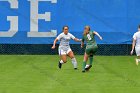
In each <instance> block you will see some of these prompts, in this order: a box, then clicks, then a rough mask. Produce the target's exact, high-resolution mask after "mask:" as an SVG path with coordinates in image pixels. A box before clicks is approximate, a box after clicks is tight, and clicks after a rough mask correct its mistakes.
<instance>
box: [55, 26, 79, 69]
mask: <svg viewBox="0 0 140 93" xmlns="http://www.w3.org/2000/svg"><path fill="white" fill-rule="evenodd" d="M68 30H69V27H68V26H64V27H63V32H62V33H61V34H60V35H58V37H57V38H56V39H55V40H54V43H53V46H52V49H55V45H56V42H57V41H58V40H60V44H59V48H58V52H59V55H60V58H61V60H60V61H59V63H58V67H59V68H60V69H61V67H62V64H64V63H66V62H67V56H69V57H70V58H71V60H72V64H73V66H74V69H77V61H76V58H75V57H74V53H73V52H72V50H71V48H70V45H69V41H70V40H71V39H73V40H74V41H77V42H81V40H80V39H77V38H75V37H74V36H73V35H72V34H70V33H69V31H68Z"/></svg>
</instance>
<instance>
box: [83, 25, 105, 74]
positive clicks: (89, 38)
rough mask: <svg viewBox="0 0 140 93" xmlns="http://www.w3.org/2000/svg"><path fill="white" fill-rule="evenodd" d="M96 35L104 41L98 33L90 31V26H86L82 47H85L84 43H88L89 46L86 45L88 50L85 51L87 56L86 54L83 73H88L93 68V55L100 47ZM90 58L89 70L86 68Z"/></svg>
mask: <svg viewBox="0 0 140 93" xmlns="http://www.w3.org/2000/svg"><path fill="white" fill-rule="evenodd" d="M95 35H97V36H98V37H99V38H100V40H102V37H101V36H100V35H99V34H98V33H97V32H95V31H90V26H85V29H84V33H83V38H82V43H81V47H83V46H84V41H86V43H87V44H86V49H85V54H84V61H83V67H82V72H85V71H88V70H89V69H90V68H91V67H92V62H93V55H94V54H95V53H96V51H97V49H98V46H97V44H96V41H95V38H94V37H95ZM88 58H89V61H90V64H89V66H88V67H87V68H85V67H86V63H87V61H88Z"/></svg>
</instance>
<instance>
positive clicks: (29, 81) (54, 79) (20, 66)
mask: <svg viewBox="0 0 140 93" xmlns="http://www.w3.org/2000/svg"><path fill="white" fill-rule="evenodd" d="M76 58H77V61H78V64H79V70H76V71H75V70H73V66H72V64H71V61H70V59H68V63H67V64H65V65H63V67H62V69H61V70H60V69H58V68H57V63H58V60H59V57H58V56H57V55H54V56H52V55H1V56H0V93H139V92H140V66H136V65H135V61H134V58H135V57H133V56H132V57H130V56H95V58H94V66H93V68H92V69H91V71H90V72H87V73H82V72H81V67H82V60H83V56H76Z"/></svg>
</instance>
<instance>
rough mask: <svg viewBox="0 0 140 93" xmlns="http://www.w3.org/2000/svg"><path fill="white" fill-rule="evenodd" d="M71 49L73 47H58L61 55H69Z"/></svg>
mask: <svg viewBox="0 0 140 93" xmlns="http://www.w3.org/2000/svg"><path fill="white" fill-rule="evenodd" d="M70 51H72V50H71V48H69V49H67V50H63V49H60V48H59V49H58V52H59V55H67V54H68V53H69V52H70Z"/></svg>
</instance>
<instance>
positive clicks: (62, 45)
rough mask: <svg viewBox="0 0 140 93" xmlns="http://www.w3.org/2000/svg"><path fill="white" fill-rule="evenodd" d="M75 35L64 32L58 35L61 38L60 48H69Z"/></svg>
mask: <svg viewBox="0 0 140 93" xmlns="http://www.w3.org/2000/svg"><path fill="white" fill-rule="evenodd" d="M74 38H75V37H74V36H73V35H72V34H70V33H68V34H67V35H66V34H64V33H61V34H60V35H58V37H57V39H58V40H60V44H59V48H60V49H63V50H68V49H69V48H70V45H69V42H70V40H71V39H74Z"/></svg>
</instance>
